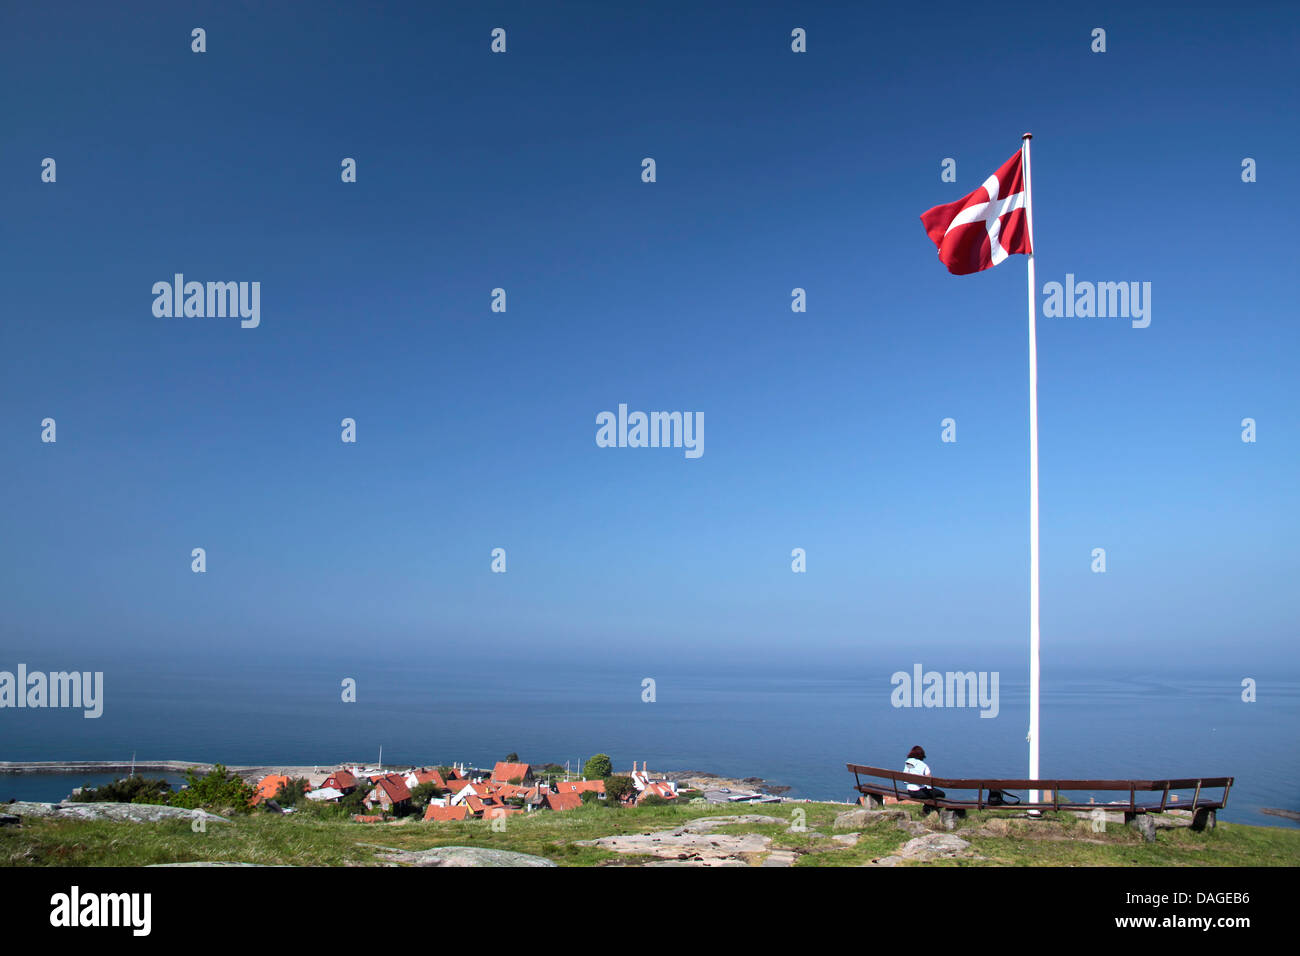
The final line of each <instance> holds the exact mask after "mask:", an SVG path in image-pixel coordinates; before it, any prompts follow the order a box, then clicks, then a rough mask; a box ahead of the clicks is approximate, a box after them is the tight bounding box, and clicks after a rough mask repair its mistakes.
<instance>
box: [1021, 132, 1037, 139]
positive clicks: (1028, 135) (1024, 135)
mask: <svg viewBox="0 0 1300 956" xmlns="http://www.w3.org/2000/svg"><path fill="white" fill-rule="evenodd" d="M1020 138H1021V139H1033V138H1034V134H1033V133H1022V134H1021V136H1020Z"/></svg>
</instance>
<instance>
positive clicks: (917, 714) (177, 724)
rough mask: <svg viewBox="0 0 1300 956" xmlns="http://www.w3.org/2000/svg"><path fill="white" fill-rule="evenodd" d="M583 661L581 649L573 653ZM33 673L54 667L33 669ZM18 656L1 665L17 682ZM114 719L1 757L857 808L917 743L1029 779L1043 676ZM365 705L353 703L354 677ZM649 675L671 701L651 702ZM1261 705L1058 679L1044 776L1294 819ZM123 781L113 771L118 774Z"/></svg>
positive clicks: (327, 685)
mask: <svg viewBox="0 0 1300 956" xmlns="http://www.w3.org/2000/svg"><path fill="white" fill-rule="evenodd" d="M566 656H568V655H566ZM25 662H26V663H27V664H28V667H29V668H30V669H49V670H55V669H59V667H60V666H65V665H56V663H55V662H49V663H45V662H42V661H41V660H39V659H28V660H26V661H25ZM13 666H14V665H13V664H12V663H5V664H3V665H0V667H3V668H5V669H12V668H13ZM102 669H103V670H104V671H105V677H104V681H105V692H104V696H105V704H104V712H103V715H102V716H101V717H99V718H98V719H89V720H88V719H85V718H83V717H82V716H81V714H80V712H78V711H66V710H30V709H23V710H17V709H4V710H0V760H79V759H80V760H107V759H122V760H129V759H130V758H131V756H132V754H133V753H134V754H136V755H138V757H139V758H141V759H151V760H156V759H178V760H194V761H204V762H213V763H215V762H221V763H227V764H274V763H279V764H298V765H313V764H318V765H320V766H321V767H327V766H331V765H334V764H337V763H339V762H344V761H346V762H353V761H361V762H373V761H375V760H377V759H378V756H379V748H380V747H381V746H382V747H383V759H384V762H385V763H386V764H403V763H410V764H432V763H450V762H454V761H460V762H465V763H467V764H471V765H478V766H484V765H486V766H491V764H492V763H493V762H494V761H496V760H499V759H501V758H503V757H504V756H505V755H506V754H507V753H510V752H512V751H513V752H517V753H519V754H520V755H521V757H522V758H523V759H524V760H527V761H531V762H534V763H542V762H556V763H559V764H563V763H565V761H569V762H570V763H571V764H572V765H573V766H574V767H577V766H580V764H581V762H582V761H584V760H585V759H586V758H587V757H589V756H591V755H592V754H594V753H600V752H603V753H607V754H609V755H610V756H611V757H612V758H613V760H614V765H615V768H616V769H619V770H630V769H631V766H632V762H633V761H636V762H638V763H639V762H641V761H649V765H650V768H651V770H679V771H680V770H707V771H712V772H714V773H718V774H722V775H726V776H735V777H748V776H756V777H762V778H764V779H765V780H767V781H769V782H771V783H774V784H780V785H783V786H788V787H789V788H790V795H792V796H797V797H811V798H817V799H831V800H845V801H847V800H851V799H853V798H854V797H855V794H854V792H853V789H852V783H853V778H852V775H851V774H849V773H848V772H847V771H846V770H845V769H844V765H845V764H846V763H848V762H854V763H864V764H871V765H876V766H886V767H899V768H901V767H902V763H903V759H904V757H905V756H906V754H907V751H908V750H909V749H910V748H911V747H912V745H913V744H921V745H922V746H924V747H925V749H926V751H927V754H928V762H929V764H930V766H931V768H932V771H933V772H934V773H935V775H936V776H952V777H962V776H978V775H986V776H990V775H997V776H1003V777H1017V776H1025V775H1027V745H1026V743H1025V733H1026V730H1027V727H1028V718H1027V714H1028V688H1027V680H1026V679H1025V677H1026V675H1024V673H1023V671H1022V670H1020V669H1017V670H1014V671H1011V670H1004V671H1001V672H1000V682H999V712H998V714H997V716H996V717H994V718H986V717H981V716H980V711H979V710H978V709H977V708H954V707H949V708H914V707H895V706H893V704H892V702H891V691H892V689H893V688H892V685H891V683H890V675H891V674H892V673H893V672H894V671H896V670H905V671H910V669H911V663H910V662H909V661H895V662H891V663H889V664H885V665H882V666H875V667H866V666H856V667H849V666H833V665H826V666H821V667H819V666H817V665H801V666H800V665H795V664H787V665H778V664H772V663H769V662H763V661H746V660H743V659H742V660H740V661H737V662H722V663H717V664H713V665H708V666H704V665H692V666H690V667H685V666H683V667H682V668H680V670H675V669H674V668H672V667H663V668H655V669H653V670H652V669H649V668H641V669H631V668H621V667H615V666H610V665H605V664H602V663H599V662H598V661H592V662H591V663H589V664H587V665H586V666H583V665H580V664H572V665H571V664H565V665H557V664H555V663H547V662H546V661H545V660H544V659H536V660H518V661H504V662H502V661H493V662H492V663H491V665H490V666H487V665H485V664H476V663H474V662H472V661H460V662H457V663H455V664H447V665H439V666H435V665H432V664H430V663H429V657H428V656H421V655H410V659H407V658H405V657H402V656H400V655H394V656H393V659H389V660H384V659H383V656H382V655H381V654H376V655H363V656H359V657H353V658H351V659H350V660H348V661H343V660H330V661H326V660H324V659H319V658H318V659H313V660H278V661H272V660H269V659H268V660H267V661H266V662H265V663H263V664H260V665H259V666H254V667H240V666H235V665H234V663H233V662H232V661H226V660H223V659H222V658H221V657H220V655H213V656H211V657H208V658H206V659H205V660H203V661H202V662H200V663H197V664H196V663H194V662H189V663H184V664H182V663H181V662H178V661H163V660H156V661H143V662H133V663H131V664H129V665H127V664H123V663H118V664H112V663H109V664H106V665H105V666H103V668H102ZM344 678H352V679H354V680H355V681H356V684H357V700H356V702H355V703H345V702H344V701H343V700H342V696H343V695H342V688H341V685H342V681H343V679H344ZM645 678H652V679H653V680H654V682H655V684H654V696H655V700H654V701H653V702H647V701H643V699H642V697H643V681H644V679H645ZM1257 694H1258V699H1257V701H1256V702H1254V703H1247V702H1244V701H1243V700H1242V689H1241V685H1240V678H1239V677H1235V676H1230V675H1226V674H1223V673H1207V674H1203V675H1195V674H1191V675H1189V674H1187V673H1183V672H1180V673H1179V674H1178V675H1177V676H1172V675H1168V674H1163V673H1162V672H1161V671H1159V670H1156V669H1155V668H1154V667H1153V668H1152V670H1151V671H1149V672H1146V673H1133V672H1131V671H1130V670H1125V671H1122V672H1121V671H1119V670H1116V671H1115V672H1112V673H1106V672H1100V673H1093V674H1082V673H1079V672H1077V671H1070V672H1067V673H1054V672H1050V671H1046V670H1045V672H1044V678H1043V687H1042V697H1043V705H1042V750H1041V753H1042V767H1041V774H1042V776H1044V777H1051V776H1059V777H1134V778H1147V779H1151V778H1161V777H1184V776H1228V775H1231V776H1235V777H1236V778H1237V782H1236V785H1235V786H1234V788H1233V790H1232V793H1231V795H1230V800H1229V806H1228V809H1227V810H1226V811H1225V812H1224V813H1223V814H1222V818H1223V819H1226V820H1232V821H1238V822H1245V823H1254V824H1264V825H1271V826H1289V825H1292V824H1289V823H1287V822H1286V821H1284V820H1282V819H1280V818H1277V817H1270V816H1265V815H1262V814H1260V813H1259V809H1260V808H1261V807H1266V806H1267V807H1279V808H1285V809H1292V810H1294V809H1297V808H1300V756H1298V753H1300V751H1298V748H1297V747H1296V728H1297V727H1300V681H1281V680H1269V679H1263V680H1261V683H1260V684H1259V687H1258V690H1257ZM113 776H114V775H113V774H108V775H99V776H98V778H97V779H99V780H100V781H102V780H103V779H111V778H112V777H113ZM86 782H94V780H92V775H82V776H77V775H67V774H55V775H49V774H41V775H27V774H25V775H10V774H0V799H8V798H10V797H17V798H20V799H45V800H56V799H59V798H61V797H63V796H65V795H66V794H67V793H68V791H69V790H70V789H71V788H72V787H73V786H76V785H79V784H82V783H86Z"/></svg>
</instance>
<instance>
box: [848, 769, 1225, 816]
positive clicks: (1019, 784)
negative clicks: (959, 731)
mask: <svg viewBox="0 0 1300 956" xmlns="http://www.w3.org/2000/svg"><path fill="white" fill-rule="evenodd" d="M847 766H848V769H849V771H850V772H851V773H852V774H853V775H854V777H856V778H861V777H863V776H867V777H878V778H881V779H883V780H890V781H893V782H894V790H895V792H896V793H900V794H902V793H905V792H906V789H905V788H900V787H899V786H898V785H899V784H900V783H902V784H908V783H912V784H919V785H921V786H929V787H943V788H947V789H949V790H976V791H985V792H987V791H989V790H1048V791H1051V792H1052V793H1053V797H1054V800H1055V799H1057V798H1056V795H1057V794H1059V792H1060V791H1062V790H1085V791H1087V790H1096V791H1104V790H1119V791H1122V792H1124V793H1127V794H1129V802H1130V803H1133V795H1134V794H1135V793H1136V792H1137V791H1139V790H1140V791H1143V792H1147V791H1163V793H1164V799H1163V800H1161V807H1162V808H1163V807H1164V806H1165V805H1166V804H1167V803H1168V800H1169V791H1171V790H1193V789H1194V790H1195V791H1196V796H1195V797H1193V798H1192V806H1193V807H1195V806H1196V805H1197V803H1198V802H1199V800H1200V797H1201V791H1202V790H1204V789H1205V788H1207V787H1213V788H1219V787H1222V788H1223V800H1222V803H1223V805H1225V806H1226V805H1227V802H1228V791H1229V789H1231V787H1232V783H1233V778H1232V777H1185V778H1179V779H1169V780H1062V779H1051V780H1023V779H1016V780H1011V779H1001V778H988V777H981V778H976V779H965V778H956V777H926V776H923V775H921V774H915V773H904V772H903V771H901V770H890V769H888V768H886V767H868V766H865V765H864V764H856V763H851V764H847ZM858 782H859V783H861V780H860V779H859V781H858ZM981 802H982V801H981Z"/></svg>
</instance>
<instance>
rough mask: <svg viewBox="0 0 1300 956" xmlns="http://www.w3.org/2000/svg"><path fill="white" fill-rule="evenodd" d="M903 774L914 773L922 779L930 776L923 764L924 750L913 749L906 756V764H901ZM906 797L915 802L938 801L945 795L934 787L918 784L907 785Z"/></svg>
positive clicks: (917, 747)
mask: <svg viewBox="0 0 1300 956" xmlns="http://www.w3.org/2000/svg"><path fill="white" fill-rule="evenodd" d="M903 773H914V774H918V775H920V776H922V777H928V776H930V768H929V767H928V766H926V763H925V748H924V747H921V746H916V747H913V748H912V749H911V750H910V751H908V754H907V763H905V764H903ZM907 795H908V796H909V797H912V798H913V799H916V800H938V799H940V798H942V797H943V796H944V795H945V794H944V792H943V791H942V790H937V789H935V788H934V787H923V786H921V784H919V783H909V784H908V785H907Z"/></svg>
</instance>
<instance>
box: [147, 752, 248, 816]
mask: <svg viewBox="0 0 1300 956" xmlns="http://www.w3.org/2000/svg"><path fill="white" fill-rule="evenodd" d="M185 783H186V787H185V789H184V790H178V791H177V792H176V793H173V794H172V795H171V799H170V800H168V801H167V802H168V803H170V804H171V805H172V806H173V807H185V808H187V809H190V810H194V809H197V808H200V807H201V808H203V809H205V810H206V809H218V810H233V811H234V812H236V813H248V812H249V811H250V810H252V800H253V796H254V795H255V794H256V793H257V788H256V787H254V786H253V785H252V784H248V783H245V782H244V781H243V780H242V779H241V778H240V776H239V774H237V773H231V772H230V771H229V770H227V769H226V768H225V766H224V765H222V764H217V765H216V766H215V767H213V768H212V772H211V773H209V774H208V775H207V776H206V777H199V775H198V774H196V773H195V772H194V769H193V768H192V767H191V768H190V769H189V770H186V771H185Z"/></svg>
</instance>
